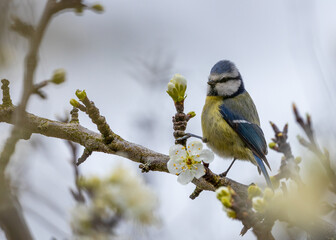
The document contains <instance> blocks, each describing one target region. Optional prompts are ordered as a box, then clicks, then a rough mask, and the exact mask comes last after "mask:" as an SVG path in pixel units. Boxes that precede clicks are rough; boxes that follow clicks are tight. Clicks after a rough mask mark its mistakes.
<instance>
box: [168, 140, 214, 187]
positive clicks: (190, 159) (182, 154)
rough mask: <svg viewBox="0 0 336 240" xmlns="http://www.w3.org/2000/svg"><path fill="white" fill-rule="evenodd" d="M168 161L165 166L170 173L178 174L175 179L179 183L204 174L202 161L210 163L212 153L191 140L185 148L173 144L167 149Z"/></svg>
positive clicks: (185, 182) (212, 157)
mask: <svg viewBox="0 0 336 240" xmlns="http://www.w3.org/2000/svg"><path fill="white" fill-rule="evenodd" d="M169 157H170V159H169V161H168V163H167V167H168V170H169V172H170V173H173V174H176V175H178V178H177V181H178V182H179V183H181V184H187V183H189V182H191V181H192V180H193V179H194V177H195V178H197V179H198V178H200V177H202V176H203V175H204V174H205V168H204V166H203V164H202V161H203V162H205V163H210V162H212V161H213V159H214V154H213V152H211V151H210V150H208V149H203V144H202V143H201V142H199V141H193V142H191V143H189V144H188V147H187V149H186V148H185V147H184V146H182V145H179V144H177V145H174V146H172V147H171V148H170V149H169Z"/></svg>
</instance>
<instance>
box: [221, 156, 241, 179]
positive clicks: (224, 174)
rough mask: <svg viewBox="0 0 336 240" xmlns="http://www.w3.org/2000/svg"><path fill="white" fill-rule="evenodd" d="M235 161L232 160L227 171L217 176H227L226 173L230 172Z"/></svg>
mask: <svg viewBox="0 0 336 240" xmlns="http://www.w3.org/2000/svg"><path fill="white" fill-rule="evenodd" d="M236 160H237V159H236V158H234V159H233V161H232V162H231V164H230V166H229V167H228V169H227V170H226V171H225V172H223V173H221V174H219V176H221V177H226V175H227V174H228V172H229V171H230V169H231V167H232V165H233V164H234V162H235V161H236Z"/></svg>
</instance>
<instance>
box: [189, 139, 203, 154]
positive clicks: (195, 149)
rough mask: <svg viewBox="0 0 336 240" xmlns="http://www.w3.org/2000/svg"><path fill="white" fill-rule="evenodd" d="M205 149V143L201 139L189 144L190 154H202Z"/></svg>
mask: <svg viewBox="0 0 336 240" xmlns="http://www.w3.org/2000/svg"><path fill="white" fill-rule="evenodd" d="M202 149H203V144H202V143H201V142H200V141H193V142H191V143H189V144H188V152H189V155H194V156H197V155H199V154H201V152H202Z"/></svg>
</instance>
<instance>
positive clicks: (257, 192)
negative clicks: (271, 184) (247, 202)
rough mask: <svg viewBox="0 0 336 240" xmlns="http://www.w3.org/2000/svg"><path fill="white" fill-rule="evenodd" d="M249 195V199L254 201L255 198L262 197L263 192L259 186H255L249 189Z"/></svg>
mask: <svg viewBox="0 0 336 240" xmlns="http://www.w3.org/2000/svg"><path fill="white" fill-rule="evenodd" d="M247 194H248V198H249V199H252V198H254V197H257V196H261V194H262V192H261V189H260V188H259V187H258V186H257V185H254V184H253V185H251V186H249V187H248V189H247Z"/></svg>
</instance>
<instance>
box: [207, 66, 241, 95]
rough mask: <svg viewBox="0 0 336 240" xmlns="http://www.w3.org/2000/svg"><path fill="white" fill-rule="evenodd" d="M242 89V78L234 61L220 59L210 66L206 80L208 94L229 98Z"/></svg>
mask: <svg viewBox="0 0 336 240" xmlns="http://www.w3.org/2000/svg"><path fill="white" fill-rule="evenodd" d="M244 91H245V88H244V83H243V79H242V78H241V75H240V73H239V71H238V69H237V68H236V66H235V65H234V63H232V62H230V61H228V60H221V61H219V62H218V63H216V64H215V65H214V66H213V67H212V69H211V71H210V75H209V80H208V92H207V95H208V96H222V97H226V98H229V97H234V96H237V95H239V94H240V93H243V92H244Z"/></svg>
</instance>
